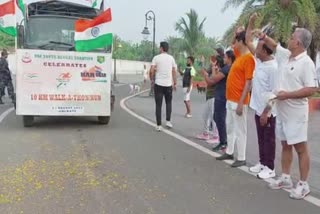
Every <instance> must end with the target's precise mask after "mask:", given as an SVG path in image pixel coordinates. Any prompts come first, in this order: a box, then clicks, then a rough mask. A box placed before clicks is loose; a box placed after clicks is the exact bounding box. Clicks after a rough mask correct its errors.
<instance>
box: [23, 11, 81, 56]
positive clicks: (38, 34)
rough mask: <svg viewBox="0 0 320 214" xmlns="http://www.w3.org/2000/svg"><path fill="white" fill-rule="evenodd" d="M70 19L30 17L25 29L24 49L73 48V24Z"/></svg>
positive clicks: (72, 20) (72, 19)
mask: <svg viewBox="0 0 320 214" xmlns="http://www.w3.org/2000/svg"><path fill="white" fill-rule="evenodd" d="M75 21H76V19H75V18H70V17H57V16H54V17H49V16H46V17H43V16H38V17H30V19H29V20H28V24H27V28H26V41H25V42H26V44H25V45H26V47H27V48H37V49H46V50H61V49H65V50H69V49H71V48H72V47H74V32H75V31H74V23H75Z"/></svg>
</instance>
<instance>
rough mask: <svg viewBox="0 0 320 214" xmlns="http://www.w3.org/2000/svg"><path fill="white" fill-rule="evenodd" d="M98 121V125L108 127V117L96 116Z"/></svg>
mask: <svg viewBox="0 0 320 214" xmlns="http://www.w3.org/2000/svg"><path fill="white" fill-rule="evenodd" d="M98 121H99V123H100V124H103V125H108V124H109V121H110V116H98Z"/></svg>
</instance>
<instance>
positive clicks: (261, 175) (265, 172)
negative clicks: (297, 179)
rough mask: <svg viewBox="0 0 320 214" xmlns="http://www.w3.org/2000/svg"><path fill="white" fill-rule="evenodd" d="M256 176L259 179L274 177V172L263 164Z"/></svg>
mask: <svg viewBox="0 0 320 214" xmlns="http://www.w3.org/2000/svg"><path fill="white" fill-rule="evenodd" d="M257 177H258V178H260V179H268V178H273V177H276V172H275V171H274V170H272V169H270V168H269V167H267V166H264V167H263V169H262V170H261V172H259V173H258V175H257Z"/></svg>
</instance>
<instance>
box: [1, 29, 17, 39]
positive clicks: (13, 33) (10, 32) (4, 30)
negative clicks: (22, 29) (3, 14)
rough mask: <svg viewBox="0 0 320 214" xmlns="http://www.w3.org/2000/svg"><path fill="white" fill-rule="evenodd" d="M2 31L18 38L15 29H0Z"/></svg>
mask: <svg viewBox="0 0 320 214" xmlns="http://www.w3.org/2000/svg"><path fill="white" fill-rule="evenodd" d="M0 31H2V32H4V33H6V34H8V35H10V36H14V37H16V36H17V31H16V28H15V27H0Z"/></svg>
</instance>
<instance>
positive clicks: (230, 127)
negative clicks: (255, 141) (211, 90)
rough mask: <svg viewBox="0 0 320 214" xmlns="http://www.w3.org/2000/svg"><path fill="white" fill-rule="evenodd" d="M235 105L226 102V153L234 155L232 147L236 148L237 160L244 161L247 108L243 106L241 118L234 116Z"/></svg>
mask: <svg viewBox="0 0 320 214" xmlns="http://www.w3.org/2000/svg"><path fill="white" fill-rule="evenodd" d="M237 105H238V104H237V103H235V102H231V101H227V138H228V146H227V150H226V153H227V154H229V155H233V154H234V147H235V145H236V146H237V151H238V158H237V159H238V160H239V161H244V160H246V146H247V113H248V106H247V105H244V106H243V112H242V115H241V116H238V115H237V114H236V109H237Z"/></svg>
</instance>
